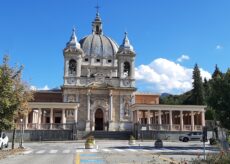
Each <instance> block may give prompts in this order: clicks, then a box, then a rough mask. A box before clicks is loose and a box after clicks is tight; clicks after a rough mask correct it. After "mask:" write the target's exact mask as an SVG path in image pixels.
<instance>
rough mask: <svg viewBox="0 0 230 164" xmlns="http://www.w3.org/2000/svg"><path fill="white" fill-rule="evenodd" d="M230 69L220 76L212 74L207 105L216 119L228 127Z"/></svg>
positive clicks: (229, 126)
mask: <svg viewBox="0 0 230 164" xmlns="http://www.w3.org/2000/svg"><path fill="white" fill-rule="evenodd" d="M229 100H230V69H228V71H227V72H226V73H225V74H222V76H219V75H218V76H213V79H212V80H211V93H210V96H209V98H208V101H207V103H208V106H210V107H211V108H212V109H213V110H215V116H216V117H217V120H219V121H220V122H221V125H222V126H223V127H225V128H228V129H230V124H229V122H230V101H229Z"/></svg>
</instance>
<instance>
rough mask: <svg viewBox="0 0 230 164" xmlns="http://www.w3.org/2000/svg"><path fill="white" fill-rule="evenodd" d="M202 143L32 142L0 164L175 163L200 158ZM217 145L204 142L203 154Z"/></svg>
mask: <svg viewBox="0 0 230 164" xmlns="http://www.w3.org/2000/svg"><path fill="white" fill-rule="evenodd" d="M202 145H203V144H202V142H199V141H193V142H188V143H183V142H179V141H178V142H170V141H165V142H164V147H163V148H159V149H157V148H155V147H154V141H143V142H141V141H137V143H136V145H134V146H130V145H128V141H125V140H120V141H117V140H97V141H96V146H95V148H94V149H85V148H84V140H81V141H76V142H68V141H66V142H31V143H25V144H24V146H25V147H26V150H25V151H24V152H23V153H21V154H19V155H15V156H10V157H8V158H5V159H3V160H1V161H0V163H1V164H24V163H30V164H38V163H44V164H45V163H55V164H59V163H60V164H61V163H65V164H68V163H70V164H72V163H74V164H80V163H82V164H93V163H101V164H107V163H108V164H125V163H126V164H127V163H136V164H145V163H170V162H172V161H173V162H175V163H178V162H180V161H191V160H192V159H194V158H197V157H198V156H200V157H203V156H202V153H203V147H202ZM218 152H219V150H218V148H216V147H210V145H209V144H208V143H206V153H218Z"/></svg>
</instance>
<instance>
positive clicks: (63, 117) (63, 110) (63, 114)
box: [62, 109, 66, 129]
mask: <svg viewBox="0 0 230 164" xmlns="http://www.w3.org/2000/svg"><path fill="white" fill-rule="evenodd" d="M62 124H63V129H65V124H66V116H65V109H62Z"/></svg>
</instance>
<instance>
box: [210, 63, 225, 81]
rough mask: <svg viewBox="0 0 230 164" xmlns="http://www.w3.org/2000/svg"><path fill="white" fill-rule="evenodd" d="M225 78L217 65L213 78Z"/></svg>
mask: <svg viewBox="0 0 230 164" xmlns="http://www.w3.org/2000/svg"><path fill="white" fill-rule="evenodd" d="M222 76H223V73H222V72H221V71H220V69H219V67H218V66H217V64H216V65H215V70H214V72H213V74H212V78H213V79H215V78H221V77H222Z"/></svg>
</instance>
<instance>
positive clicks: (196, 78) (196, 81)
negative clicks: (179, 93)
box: [191, 64, 204, 105]
mask: <svg viewBox="0 0 230 164" xmlns="http://www.w3.org/2000/svg"><path fill="white" fill-rule="evenodd" d="M192 78H193V83H192V84H193V89H192V95H191V98H192V102H191V103H192V104H193V105H203V104H204V87H203V83H202V78H201V75H200V70H199V67H198V65H197V64H195V66H194V69H193V76H192Z"/></svg>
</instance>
